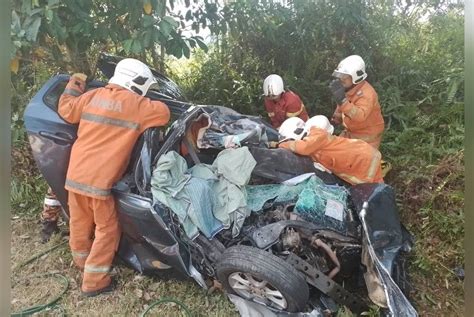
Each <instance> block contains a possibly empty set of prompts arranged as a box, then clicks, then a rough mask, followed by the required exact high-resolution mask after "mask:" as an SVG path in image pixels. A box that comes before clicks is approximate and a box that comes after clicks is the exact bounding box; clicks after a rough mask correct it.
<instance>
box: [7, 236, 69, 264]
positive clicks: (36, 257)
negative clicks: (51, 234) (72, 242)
mask: <svg viewBox="0 0 474 317" xmlns="http://www.w3.org/2000/svg"><path fill="white" fill-rule="evenodd" d="M67 242H68V241H63V242H61V243H59V244H56V245H55V246H53V247H51V248H49V249H47V250H45V251H43V252H41V253H38V254H36V255H34V256H32V257H31V258H29V259H28V260H26V261H25V262H23V263H21V264H19V265H17V266H15V267H14V268H13V269H12V271H15V270H17V269H19V268H22V267H24V266H25V265H27V264H30V263H31V262H33V261H34V260H36V259H38V258H40V257H42V256H43V255H45V254H48V253H49V252H51V251H54V250H56V249H57V248H59V247H60V246H62V245H63V244H66V243H67Z"/></svg>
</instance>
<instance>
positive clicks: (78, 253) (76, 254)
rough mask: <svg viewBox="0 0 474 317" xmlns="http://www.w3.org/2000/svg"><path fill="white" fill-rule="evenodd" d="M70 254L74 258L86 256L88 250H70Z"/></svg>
mask: <svg viewBox="0 0 474 317" xmlns="http://www.w3.org/2000/svg"><path fill="white" fill-rule="evenodd" d="M71 253H72V256H73V257H75V258H87V256H88V255H89V253H90V252H87V251H85V252H81V251H71Z"/></svg>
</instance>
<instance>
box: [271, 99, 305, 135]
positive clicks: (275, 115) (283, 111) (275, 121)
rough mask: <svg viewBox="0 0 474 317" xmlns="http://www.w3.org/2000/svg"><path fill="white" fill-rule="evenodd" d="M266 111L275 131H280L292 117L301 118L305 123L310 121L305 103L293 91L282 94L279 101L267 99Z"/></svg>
mask: <svg viewBox="0 0 474 317" xmlns="http://www.w3.org/2000/svg"><path fill="white" fill-rule="evenodd" d="M265 110H267V113H268V116H269V117H270V122H271V124H272V126H273V127H274V128H275V129H278V128H279V127H280V126H281V124H282V123H283V121H285V120H286V119H288V118H291V117H299V118H301V119H302V120H303V121H305V122H306V121H308V113H307V112H306V109H305V107H304V104H303V102H302V101H301V99H300V97H298V95H297V94H295V93H294V92H292V91H285V92H284V93H282V95H281V97H280V100H278V101H274V100H271V99H269V98H265Z"/></svg>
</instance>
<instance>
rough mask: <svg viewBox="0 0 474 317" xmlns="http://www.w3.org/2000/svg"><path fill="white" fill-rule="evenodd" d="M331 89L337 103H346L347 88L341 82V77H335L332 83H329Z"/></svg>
mask: <svg viewBox="0 0 474 317" xmlns="http://www.w3.org/2000/svg"><path fill="white" fill-rule="evenodd" d="M329 89H330V90H331V93H332V95H333V97H334V99H335V100H336V103H337V104H338V105H341V104H343V103H344V101H345V100H344V99H346V89H345V88H344V86H343V85H342V84H341V82H340V80H339V79H334V80H333V81H332V82H331V83H330V84H329Z"/></svg>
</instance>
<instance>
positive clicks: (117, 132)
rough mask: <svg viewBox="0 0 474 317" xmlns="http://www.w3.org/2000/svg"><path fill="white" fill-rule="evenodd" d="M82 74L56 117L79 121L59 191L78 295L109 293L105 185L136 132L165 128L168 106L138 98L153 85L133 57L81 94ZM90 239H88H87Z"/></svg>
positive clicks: (115, 233)
mask: <svg viewBox="0 0 474 317" xmlns="http://www.w3.org/2000/svg"><path fill="white" fill-rule="evenodd" d="M85 80H86V75H84V74H74V75H73V76H72V77H71V79H70V81H69V83H68V85H67V86H66V89H65V90H64V92H63V94H62V95H61V98H60V100H59V107H58V111H59V114H60V115H61V116H62V117H63V118H64V119H65V120H66V121H67V122H70V123H79V128H78V132H77V140H76V142H75V143H74V145H73V147H72V151H71V159H70V162H69V167H68V171H67V177H66V186H65V188H66V189H67V190H68V191H69V198H68V200H69V210H70V221H69V226H70V240H69V245H70V247H71V252H72V256H73V260H74V263H75V264H76V265H77V266H78V267H79V268H80V269H81V270H83V271H84V275H83V281H82V287H81V290H82V293H83V294H84V295H85V296H95V295H98V294H101V293H104V292H110V291H112V290H113V289H114V284H115V283H112V279H111V277H110V276H109V274H108V273H109V271H110V269H111V265H112V261H113V258H114V255H115V252H116V250H117V248H118V244H119V240H120V228H119V223H118V218H117V212H116V209H115V202H114V199H113V197H112V196H111V187H112V186H113V184H114V183H115V182H117V181H118V180H119V179H120V177H121V176H122V174H123V173H124V172H125V169H126V167H127V164H128V161H129V159H130V154H131V151H132V149H133V146H134V144H135V142H136V141H137V139H138V137H139V136H140V134H141V133H142V132H143V131H145V130H146V129H147V128H150V127H156V126H163V125H166V124H167V123H168V121H169V119H170V112H169V109H168V107H167V106H166V105H165V104H164V103H162V102H159V101H152V100H151V99H149V98H146V97H144V96H145V94H146V93H147V91H148V89H149V88H150V86H151V85H152V84H154V83H156V81H155V78H154V77H153V74H152V73H151V71H150V69H149V68H148V67H147V66H146V65H145V64H143V63H142V62H140V61H138V60H136V59H130V58H127V59H123V60H121V61H120V62H119V63H118V64H117V66H116V68H115V72H114V76H113V77H112V78H111V79H110V80H109V83H108V85H107V86H105V87H103V88H98V89H95V90H91V91H88V92H86V93H84V91H85V85H86V84H85ZM93 236H94V238H92V237H93Z"/></svg>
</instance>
